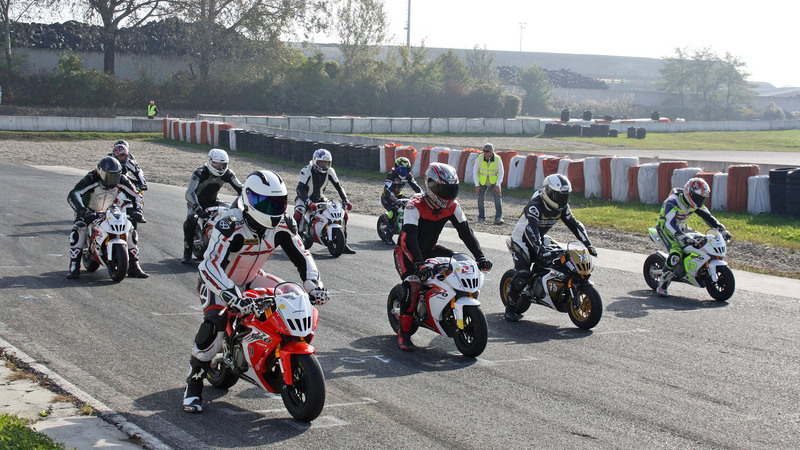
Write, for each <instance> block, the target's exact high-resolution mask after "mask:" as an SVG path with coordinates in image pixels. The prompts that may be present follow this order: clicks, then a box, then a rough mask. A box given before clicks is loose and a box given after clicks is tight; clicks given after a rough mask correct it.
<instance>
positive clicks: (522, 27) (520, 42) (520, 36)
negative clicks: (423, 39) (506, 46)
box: [408, 0, 528, 52]
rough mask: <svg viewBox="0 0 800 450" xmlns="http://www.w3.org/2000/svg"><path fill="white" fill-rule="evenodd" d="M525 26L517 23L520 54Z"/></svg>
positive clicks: (523, 23)
mask: <svg viewBox="0 0 800 450" xmlns="http://www.w3.org/2000/svg"><path fill="white" fill-rule="evenodd" d="M408 1H409V2H410V1H411V0H408ZM526 26H528V24H527V23H526V22H520V23H519V51H520V52H521V51H522V30H524V29H525V27H526Z"/></svg>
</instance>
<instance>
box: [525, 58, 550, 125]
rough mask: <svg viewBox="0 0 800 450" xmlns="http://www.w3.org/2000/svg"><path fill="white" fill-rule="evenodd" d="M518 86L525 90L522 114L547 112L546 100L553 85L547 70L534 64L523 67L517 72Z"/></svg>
mask: <svg viewBox="0 0 800 450" xmlns="http://www.w3.org/2000/svg"><path fill="white" fill-rule="evenodd" d="M519 87H521V88H522V89H524V90H525V97H523V99H522V112H523V113H524V114H529V115H533V114H544V113H547V112H548V108H547V102H548V101H549V100H550V95H551V94H552V92H553V85H552V83H550V79H549V78H548V77H547V72H545V71H544V70H542V69H541V68H540V67H539V66H537V65H536V64H534V65H532V66H529V67H525V68H523V69H522V70H521V71H520V73H519Z"/></svg>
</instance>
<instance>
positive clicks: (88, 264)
mask: <svg viewBox="0 0 800 450" xmlns="http://www.w3.org/2000/svg"><path fill="white" fill-rule="evenodd" d="M98 267H100V263H99V262H97V261H96V260H95V259H94V258H92V256H91V255H89V252H84V253H83V268H84V269H86V271H87V272H94V271H95V270H97V268H98Z"/></svg>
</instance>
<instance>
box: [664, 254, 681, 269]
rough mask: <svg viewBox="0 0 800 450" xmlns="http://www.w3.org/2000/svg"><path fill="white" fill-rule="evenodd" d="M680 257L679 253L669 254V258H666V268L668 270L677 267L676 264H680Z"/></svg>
mask: <svg viewBox="0 0 800 450" xmlns="http://www.w3.org/2000/svg"><path fill="white" fill-rule="evenodd" d="M681 256H682V255H681V254H680V253H676V252H672V253H670V254H669V256H667V263H666V265H667V268H668V269H673V268H675V266H677V265H678V263H680V262H681Z"/></svg>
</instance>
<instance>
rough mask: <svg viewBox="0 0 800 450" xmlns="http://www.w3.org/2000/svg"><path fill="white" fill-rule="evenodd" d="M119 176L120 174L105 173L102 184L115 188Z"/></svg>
mask: <svg viewBox="0 0 800 450" xmlns="http://www.w3.org/2000/svg"><path fill="white" fill-rule="evenodd" d="M121 176H122V173H121V172H105V173H103V184H105V185H106V186H116V185H117V183H119V179H120V177H121Z"/></svg>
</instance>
